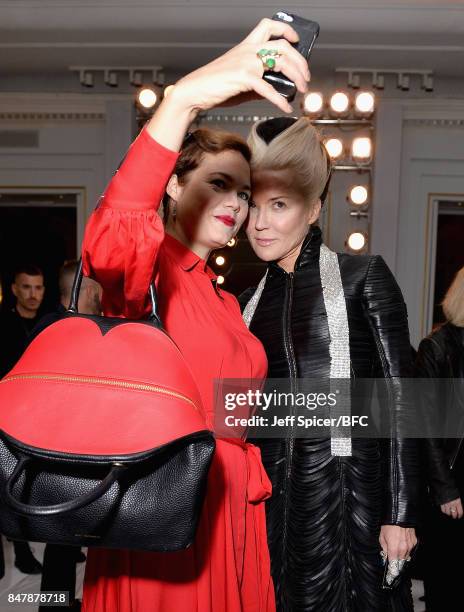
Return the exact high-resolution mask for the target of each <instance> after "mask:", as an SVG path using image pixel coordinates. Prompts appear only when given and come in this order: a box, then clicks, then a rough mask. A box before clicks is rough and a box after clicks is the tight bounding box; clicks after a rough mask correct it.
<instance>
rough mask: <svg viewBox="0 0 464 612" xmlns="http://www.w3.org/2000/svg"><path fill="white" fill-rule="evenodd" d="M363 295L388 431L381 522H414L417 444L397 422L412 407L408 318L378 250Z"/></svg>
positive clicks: (405, 524)
mask: <svg viewBox="0 0 464 612" xmlns="http://www.w3.org/2000/svg"><path fill="white" fill-rule="evenodd" d="M363 298H364V303H365V307H366V311H367V316H368V318H369V323H370V327H371V330H372V334H373V336H374V340H375V343H376V347H377V353H378V357H379V360H380V363H381V364H382V371H383V376H384V378H386V379H387V385H388V390H389V397H390V405H389V406H388V417H389V419H390V432H391V436H390V437H389V438H388V439H384V440H382V451H383V459H384V465H385V476H386V483H387V495H386V499H385V505H384V514H383V520H382V524H387V525H400V526H402V527H412V526H414V525H415V524H416V522H417V505H418V497H419V488H420V456H419V452H420V448H419V443H418V441H417V440H415V439H411V438H403V437H401V423H402V422H405V421H406V419H408V418H411V412H412V410H413V403H412V397H411V396H410V392H409V390H408V389H407V388H406V386H405V385H404V383H403V384H402V379H403V378H411V377H412V356H411V346H410V342H409V329H408V318H407V311H406V305H405V303H404V300H403V296H402V294H401V290H400V288H399V286H398V284H397V282H396V281H395V279H394V277H393V274H392V273H391V272H390V270H389V268H388V266H387V265H386V263H385V262H384V260H383V259H382V257H380V256H374V257H372V258H371V260H370V263H369V268H368V271H367V274H366V281H365V285H364V295H363ZM385 416H386V415H384V417H385ZM398 432H400V433H399V435H397V433H398Z"/></svg>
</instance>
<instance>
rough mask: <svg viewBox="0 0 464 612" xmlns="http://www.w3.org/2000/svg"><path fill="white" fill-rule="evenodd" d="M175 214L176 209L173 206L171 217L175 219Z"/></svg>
mask: <svg viewBox="0 0 464 612" xmlns="http://www.w3.org/2000/svg"><path fill="white" fill-rule="evenodd" d="M176 213H177V208H176V207H175V206H173V207H172V216H173V218H174V219H175V218H176Z"/></svg>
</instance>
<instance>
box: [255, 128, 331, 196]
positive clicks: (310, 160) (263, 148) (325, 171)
mask: <svg viewBox="0 0 464 612" xmlns="http://www.w3.org/2000/svg"><path fill="white" fill-rule="evenodd" d="M248 146H249V147H250V149H251V169H252V171H253V170H255V171H256V170H287V171H289V172H292V173H293V176H294V184H295V187H296V188H297V190H298V191H299V192H300V193H301V194H302V195H303V197H304V198H305V200H306V201H307V202H308V203H309V204H311V206H312V205H314V204H315V203H316V202H317V200H318V199H319V198H320V197H321V195H323V192H324V191H325V187H326V186H327V184H328V180H329V178H330V173H331V163H330V158H329V156H328V154H327V152H326V149H325V146H324V144H323V142H322V139H321V136H320V134H319V132H318V131H317V130H316V128H315V127H314V126H313V125H312V124H311V122H310V120H309V119H308V118H306V117H300V119H295V118H292V117H278V118H276V119H270V120H269V119H268V120H264V121H258V122H257V123H255V124H254V125H253V127H252V129H251V132H250V135H249V137H248Z"/></svg>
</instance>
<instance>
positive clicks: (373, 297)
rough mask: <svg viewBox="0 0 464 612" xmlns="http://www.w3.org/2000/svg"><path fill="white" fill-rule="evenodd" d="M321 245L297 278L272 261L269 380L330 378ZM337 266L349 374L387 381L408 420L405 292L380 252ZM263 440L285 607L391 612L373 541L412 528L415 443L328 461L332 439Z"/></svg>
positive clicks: (265, 317)
mask: <svg viewBox="0 0 464 612" xmlns="http://www.w3.org/2000/svg"><path fill="white" fill-rule="evenodd" d="M321 241H322V237H321V232H320V229H319V228H317V227H313V228H312V229H311V231H310V233H309V234H308V236H307V237H306V239H305V242H304V243H303V246H302V250H301V253H300V255H299V257H298V259H297V261H296V264H295V270H294V272H293V273H287V272H285V271H284V270H283V269H282V268H281V267H280V266H278V265H277V264H276V263H271V264H270V265H269V267H268V276H267V280H266V284H265V287H264V290H263V293H262V296H261V299H260V301H259V303H258V306H257V308H256V311H255V314H254V316H253V319H252V321H251V324H250V331H251V332H252V333H253V334H255V335H256V336H257V337H258V338H259V339H260V340H261V342H262V343H263V345H264V348H265V350H266V353H267V357H268V362H269V370H268V376H269V377H270V378H290V379H296V378H306V377H307V378H320V379H322V378H328V377H329V373H330V355H329V341H330V336H329V329H328V322H327V314H326V311H325V305H324V299H323V293H322V287H321V279H320V270H319V252H320V246H321ZM338 262H339V266H340V274H341V279H342V284H343V289H344V294H345V300H346V307H347V314H348V324H349V341H350V355H351V372H352V377H358V378H374V377H375V378H389V379H390V383H391V385H390V387H391V389H392V394H393V402H394V405H395V408H396V409H397V410H398V412H401V410H402V409H403V408H404V409H407V402H406V401H405V398H404V397H403V389H402V385H401V380H400V377H411V376H412V359H411V350H410V344H409V332H408V324H407V313H406V307H405V304H404V301H403V297H402V295H401V291H400V289H399V287H398V285H397V283H396V282H395V279H394V278H393V276H392V274H391V272H390V270H389V269H388V267H387V266H386V264H385V262H384V261H383V259H382V258H381V257H379V256H369V255H357V256H350V255H346V254H338ZM253 293H254V288H251V289H249V290H247V291H246V292H244V293H243V294H242V295H241V296H240V298H239V301H240V302H241V305H242V307H244V306H245V305H246V303H247V302H248V301H249V299H250V298H251V296H252V295H253ZM357 412H358V413H362V412H363V409H362V408H361V410H360V411H357ZM366 413H368V409H367V408H366ZM256 443H257V444H258V445H259V446H260V447H261V452H262V457H263V463H264V466H265V468H266V470H267V472H268V474H269V476H270V478H271V481H272V485H273V494H272V498H271V499H270V500H269V502H268V503H267V525H268V539H269V547H270V551H271V561H272V571H273V576H274V583H275V586H276V597H277V607H278V609H279V610H292V611H293V610H314V611H315V610H317V612H324V611H330V612H335V611H337V612H338V611H345V610H363V611H364V610H367V609H370V610H376V611H379V610H384V609H385V610H386V609H390V608H389V607H388V604H387V597H389V596H388V595H387V594H386V592H385V591H384V592H382V590H381V587H380V585H381V580H382V577H381V572H382V568H381V564H380V562H379V543H378V536H379V530H380V525H381V524H394V525H400V526H403V527H408V526H414V525H415V523H416V517H417V508H416V506H417V496H418V488H419V471H420V468H419V463H420V462H419V455H418V444H417V442H416V441H415V440H406V439H393V440H379V439H353V454H352V457H332V456H331V452H330V440H326V439H301V438H295V439H292V438H291V436H289V438H287V439H273V440H257V441H256ZM361 550H362V551H364V552H362V553H359V551H361ZM356 551H358V552H356ZM360 554H361V556H362V557H360V556H359V555H360ZM361 559H362V560H361ZM398 597H399V598H400V599H401V601H403V602H404V605H402V604H398V606H397V608H395V610H412V602H411V601H410V599H409V596H408V595H407V593H406V592H405V593H402V594H401V595H400V594H399V593H398ZM354 602H356V604H354Z"/></svg>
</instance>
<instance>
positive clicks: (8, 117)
mask: <svg viewBox="0 0 464 612" xmlns="http://www.w3.org/2000/svg"><path fill="white" fill-rule="evenodd" d="M0 121H7V122H9V123H11V121H19V122H37V121H41V122H42V121H53V122H54V123H56V122H73V123H75V122H76V121H77V122H80V123H82V122H90V123H95V122H101V121H105V114H104V113H77V112H74V113H47V112H39V113H38V112H31V113H27V112H24V113H17V112H16V113H15V112H9V113H8V112H6V113H5V112H1V111H0Z"/></svg>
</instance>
